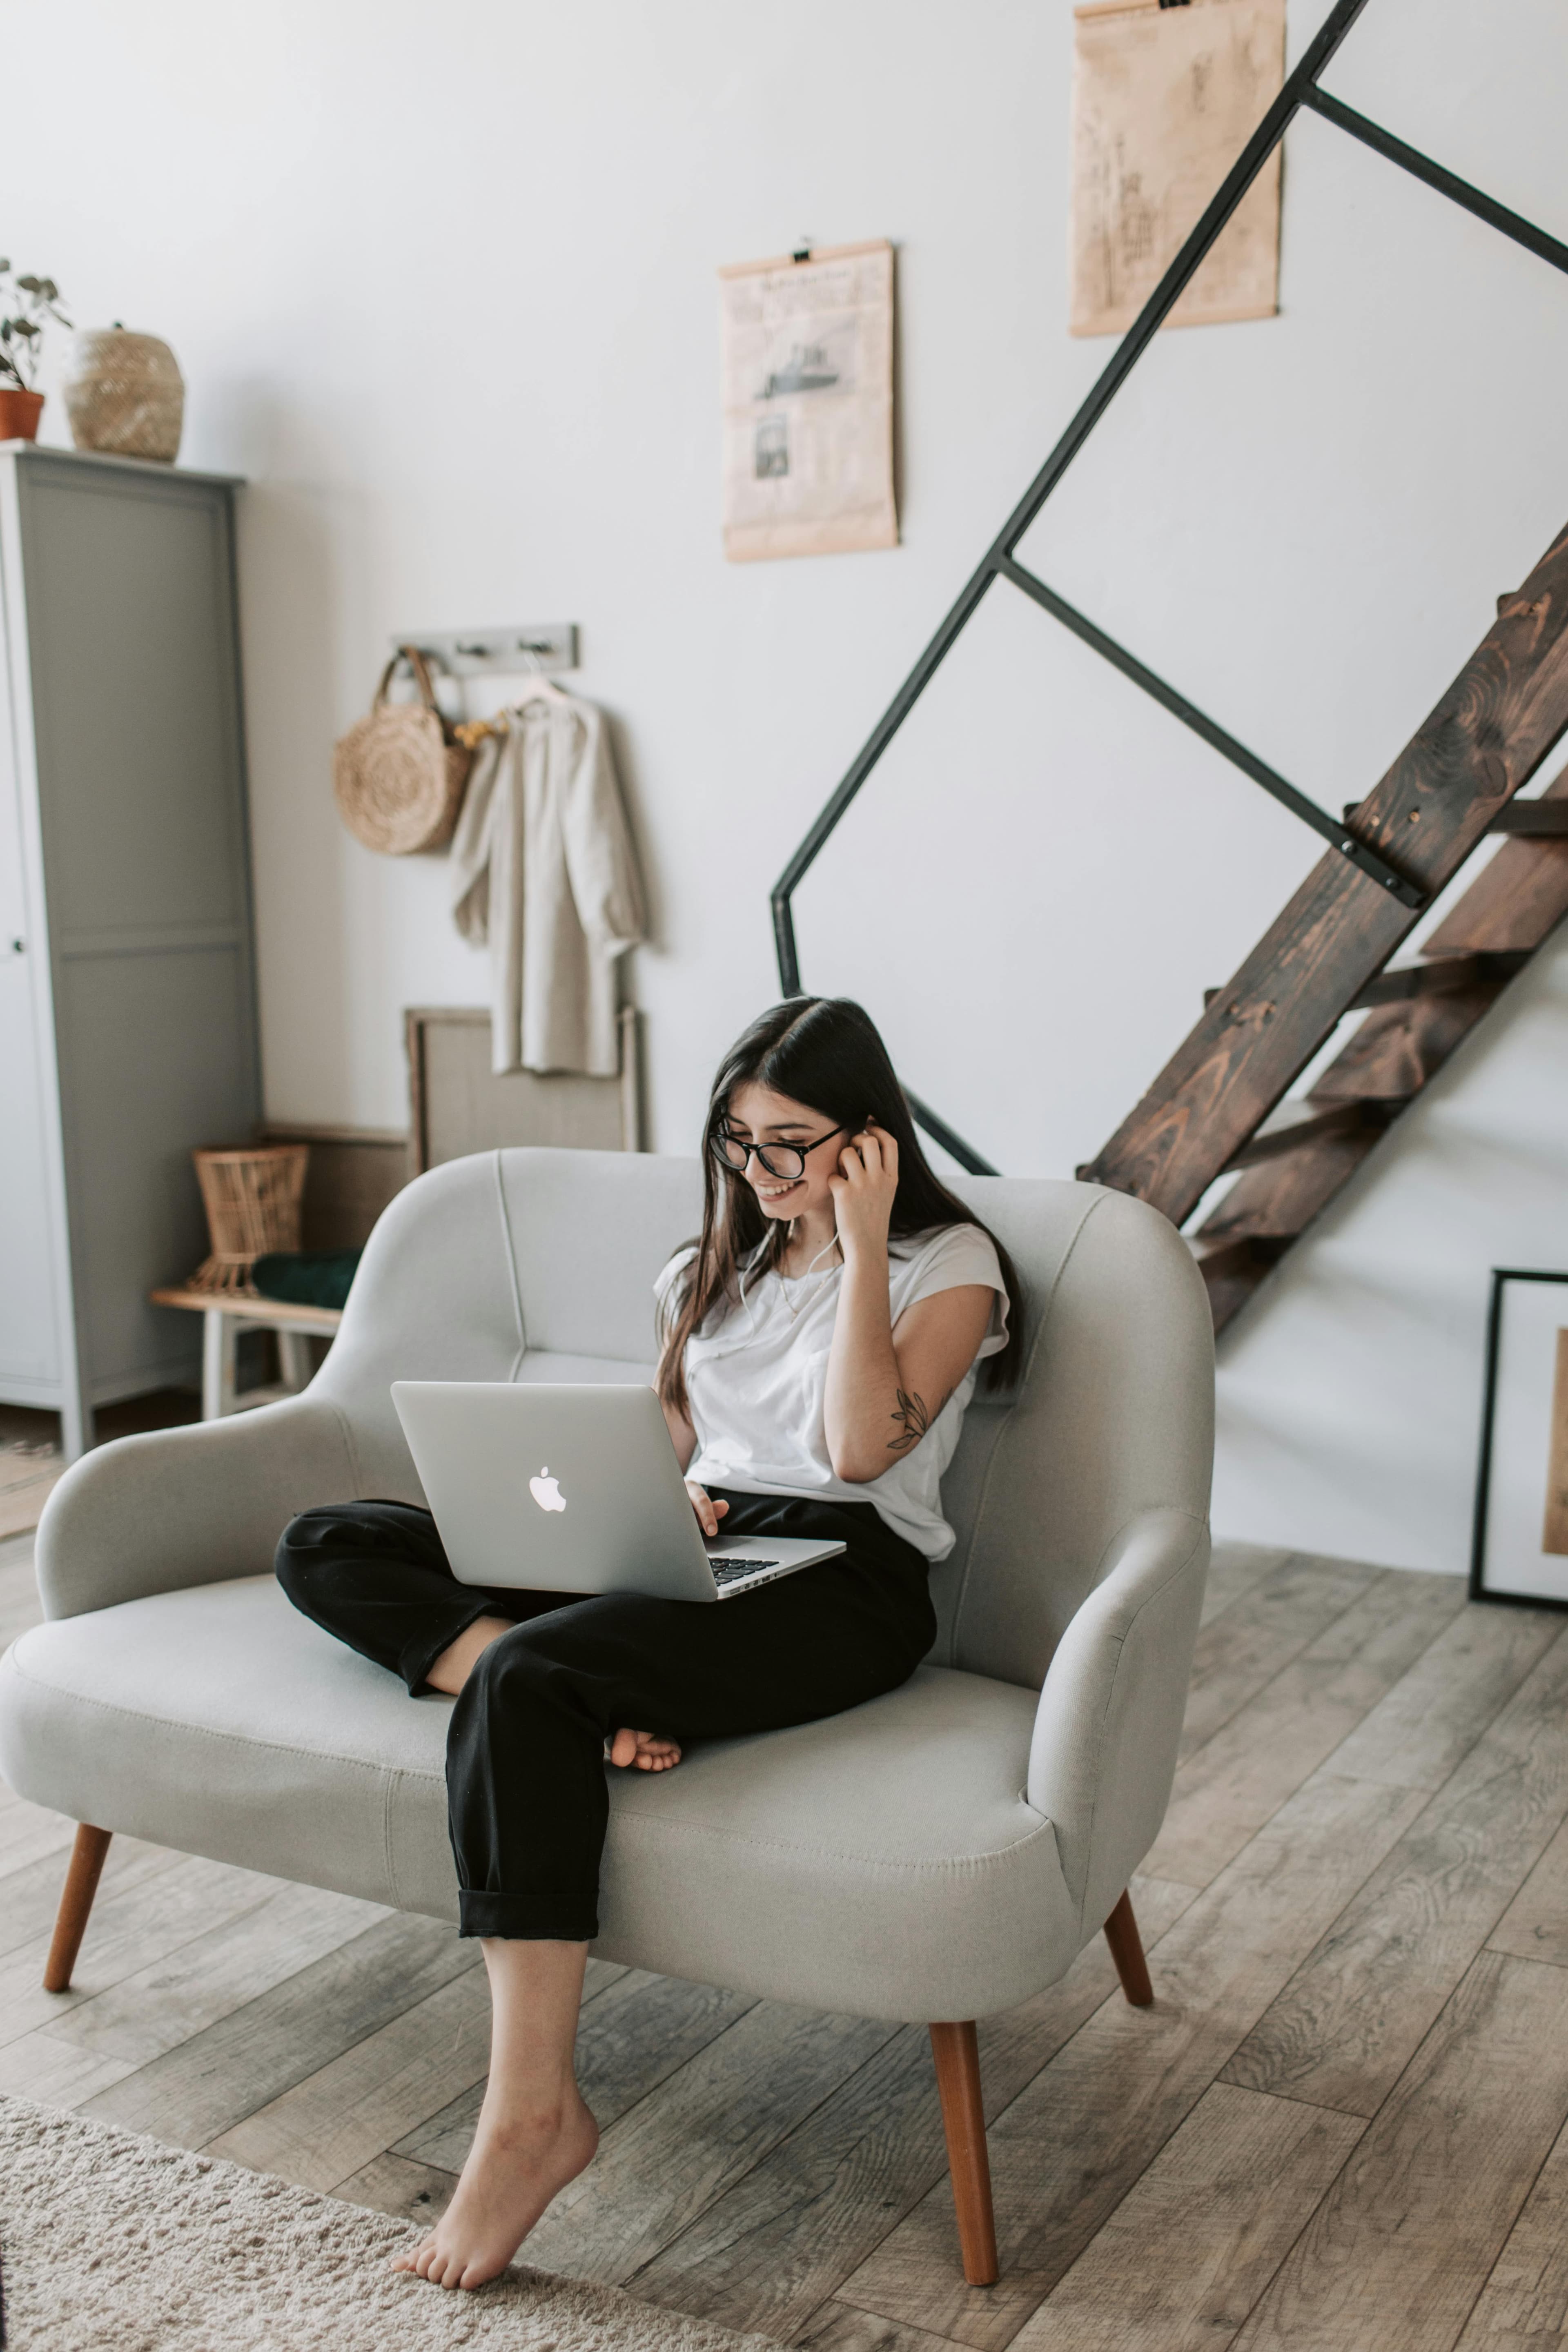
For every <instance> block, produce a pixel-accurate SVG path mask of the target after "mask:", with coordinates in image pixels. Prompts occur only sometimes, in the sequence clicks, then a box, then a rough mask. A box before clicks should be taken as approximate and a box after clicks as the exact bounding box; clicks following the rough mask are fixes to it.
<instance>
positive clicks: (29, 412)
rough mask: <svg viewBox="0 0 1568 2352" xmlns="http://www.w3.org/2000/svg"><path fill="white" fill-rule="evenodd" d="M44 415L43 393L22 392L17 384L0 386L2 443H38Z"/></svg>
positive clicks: (0, 439)
mask: <svg viewBox="0 0 1568 2352" xmlns="http://www.w3.org/2000/svg"><path fill="white" fill-rule="evenodd" d="M43 413H44V395H43V394H42V393H41V392H22V391H19V390H18V388H17V387H16V384H14V383H10V384H0V441H36V440H37V437H38V419H39V417H40V416H41V415H43Z"/></svg>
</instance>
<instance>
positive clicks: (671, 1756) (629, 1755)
mask: <svg viewBox="0 0 1568 2352" xmlns="http://www.w3.org/2000/svg"><path fill="white" fill-rule="evenodd" d="M605 1754H606V1756H607V1757H608V1758H609V1760H610V1762H611V1763H612V1764H620V1765H623V1766H625V1765H627V1764H635V1765H636V1766H637V1770H638V1771H639V1772H668V1769H669V1768H670V1766H671V1765H672V1764H679V1761H680V1749H679V1746H678V1745H677V1744H676V1742H675V1741H674V1740H673V1739H661V1738H659V1737H658V1733H657V1732H654V1731H617V1732H616V1736H615V1738H613V1739H612V1740H611V1742H610V1744H609V1746H608V1748H606V1749H605Z"/></svg>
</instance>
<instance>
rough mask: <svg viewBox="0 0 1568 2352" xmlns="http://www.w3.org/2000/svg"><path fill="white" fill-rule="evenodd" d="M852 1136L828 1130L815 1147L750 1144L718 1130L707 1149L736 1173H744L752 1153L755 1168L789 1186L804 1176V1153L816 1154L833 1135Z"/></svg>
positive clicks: (842, 1130) (723, 1129)
mask: <svg viewBox="0 0 1568 2352" xmlns="http://www.w3.org/2000/svg"><path fill="white" fill-rule="evenodd" d="M853 1133H854V1129H852V1128H847V1127H830V1128H829V1129H828V1130H827V1133H826V1135H819V1136H818V1137H817V1138H816V1142H815V1143H752V1142H750V1141H748V1139H746V1137H744V1136H743V1135H736V1134H734V1133H733V1132H732V1131H731V1129H729V1128H727V1127H721V1128H719V1129H717V1130H716V1131H715V1133H714V1135H713V1137H712V1138H711V1140H710V1146H709V1149H710V1150H711V1152H712V1154H713V1157H714V1158H715V1160H721V1161H722V1162H723V1164H724V1166H725V1167H726V1168H732V1169H734V1170H735V1171H736V1172H737V1173H739V1172H740V1171H742V1170H743V1169H744V1167H745V1165H746V1162H747V1161H748V1160H750V1158H751V1156H752V1152H753V1151H754V1152H755V1153H756V1155H757V1164H758V1166H759V1167H761V1168H764V1169H765V1170H766V1171H767V1172H768V1174H769V1175H770V1176H777V1177H780V1178H782V1179H783V1180H784V1181H785V1182H787V1183H793V1182H794V1181H795V1178H796V1177H797V1176H804V1175H805V1155H806V1153H807V1152H808V1151H816V1150H818V1149H819V1148H820V1146H821V1145H823V1144H825V1143H831V1142H832V1140H833V1138H834V1137H835V1136H836V1135H851V1134H853Z"/></svg>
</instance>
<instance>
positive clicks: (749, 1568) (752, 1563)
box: [708, 1551, 778, 1584]
mask: <svg viewBox="0 0 1568 2352" xmlns="http://www.w3.org/2000/svg"><path fill="white" fill-rule="evenodd" d="M708 1565H709V1567H710V1569H711V1570H712V1571H713V1581H714V1583H715V1584H733V1583H734V1582H735V1581H736V1580H737V1579H738V1578H740V1577H742V1576H757V1575H759V1574H760V1573H761V1572H762V1570H763V1569H764V1568H776V1567H777V1566H778V1562H777V1560H776V1559H729V1558H727V1557H726V1556H725V1554H724V1553H722V1552H717V1551H710V1553H709V1555H708Z"/></svg>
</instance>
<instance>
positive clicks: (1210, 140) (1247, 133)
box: [1071, 0, 1285, 335]
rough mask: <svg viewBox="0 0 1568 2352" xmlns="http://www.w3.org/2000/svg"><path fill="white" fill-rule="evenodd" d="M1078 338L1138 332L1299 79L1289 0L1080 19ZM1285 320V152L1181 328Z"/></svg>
mask: <svg viewBox="0 0 1568 2352" xmlns="http://www.w3.org/2000/svg"><path fill="white" fill-rule="evenodd" d="M1074 16H1075V19H1076V34H1077V41H1076V50H1075V56H1074V63H1073V137H1072V149H1073V200H1072V321H1071V323H1072V331H1073V333H1074V334H1075V335H1115V334H1120V333H1121V331H1122V329H1123V328H1125V327H1130V326H1131V324H1132V321H1133V320H1134V319H1135V318H1136V317H1137V315H1138V313H1139V311H1140V310H1142V307H1143V305H1144V303H1145V302H1146V301H1147V300H1148V299H1149V297H1150V295H1151V294H1152V292H1153V290H1154V289H1155V287H1156V285H1157V284H1158V283H1159V281H1160V278H1162V276H1163V273H1164V271H1165V270H1166V269H1167V268H1169V266H1170V264H1171V263H1172V262H1173V260H1174V258H1175V257H1176V254H1177V251H1178V250H1179V248H1180V247H1181V245H1182V243H1183V241H1184V238H1185V237H1187V236H1189V235H1190V234H1191V232H1192V230H1193V229H1194V227H1195V226H1197V222H1198V217H1199V215H1200V214H1201V213H1202V211H1203V209H1204V206H1205V205H1206V204H1207V203H1208V201H1209V198H1210V197H1211V196H1212V195H1213V194H1214V193H1215V189H1216V188H1217V187H1218V186H1219V184H1220V182H1221V181H1222V180H1223V179H1224V177H1225V175H1226V172H1228V171H1229V169H1230V167H1231V165H1232V164H1233V163H1235V161H1236V159H1237V156H1238V155H1239V154H1240V152H1241V151H1242V149H1243V148H1244V147H1245V146H1246V144H1247V141H1248V139H1250V138H1251V136H1252V133H1253V132H1254V131H1256V130H1257V128H1258V123H1259V122H1260V121H1262V119H1263V116H1264V115H1265V114H1266V113H1267V112H1268V108H1269V105H1270V104H1271V102H1272V101H1273V100H1274V99H1276V98H1277V97H1278V96H1279V89H1280V85H1281V83H1282V82H1283V80H1284V78H1285V0H1181V5H1173V6H1164V7H1162V6H1161V5H1159V0H1089V5H1086V6H1083V7H1080V8H1078V9H1076V10H1075V11H1074ZM1278 309H1279V148H1278V147H1276V148H1275V150H1274V152H1273V154H1272V155H1271V156H1270V157H1269V159H1268V163H1266V164H1265V165H1264V167H1263V169H1262V171H1261V172H1260V173H1258V177H1257V179H1256V180H1254V182H1253V184H1252V185H1251V187H1250V188H1249V189H1248V190H1247V194H1246V195H1245V196H1244V197H1243V198H1242V201H1241V204H1240V205H1239V206H1238V207H1237V211H1236V212H1235V213H1234V214H1233V215H1231V218H1230V220H1229V221H1228V223H1227V224H1226V229H1225V232H1224V234H1223V236H1221V237H1220V238H1219V240H1218V242H1217V244H1215V246H1214V247H1213V248H1212V249H1211V251H1210V252H1209V254H1208V256H1207V257H1206V259H1205V262H1204V264H1203V267H1202V268H1201V269H1199V271H1198V272H1197V274H1196V276H1195V277H1194V278H1193V280H1192V282H1191V283H1190V285H1189V286H1188V287H1187V288H1186V289H1185V291H1184V293H1183V295H1182V298H1181V300H1180V301H1179V302H1178V303H1177V304H1176V306H1175V308H1174V310H1173V311H1172V312H1171V315H1170V317H1169V319H1168V320H1166V322H1165V323H1166V324H1167V326H1175V327H1197V326H1206V325H1212V324H1215V323H1217V322H1218V321H1219V320H1226V319H1267V318H1271V317H1272V316H1273V314H1274V312H1275V311H1276V310H1278Z"/></svg>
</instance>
